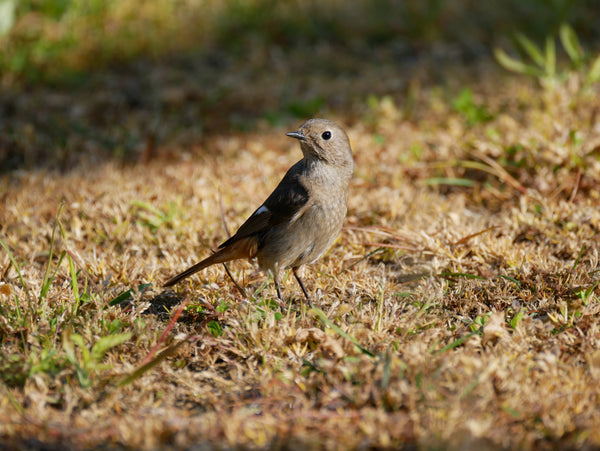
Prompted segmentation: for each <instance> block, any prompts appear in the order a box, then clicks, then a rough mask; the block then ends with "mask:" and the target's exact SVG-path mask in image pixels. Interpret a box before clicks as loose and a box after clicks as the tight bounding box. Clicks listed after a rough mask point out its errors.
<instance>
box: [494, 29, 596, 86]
mask: <svg viewBox="0 0 600 451" xmlns="http://www.w3.org/2000/svg"><path fill="white" fill-rule="evenodd" d="M558 38H559V41H560V43H561V45H562V48H563V49H564V51H565V53H566V54H567V56H568V57H569V61H570V67H568V68H566V69H563V70H559V69H558V67H557V63H556V39H555V37H551V36H547V37H546V41H545V45H544V47H542V46H540V45H538V44H536V43H535V42H533V41H532V40H531V39H529V38H528V37H527V36H526V35H524V34H522V33H516V34H515V36H514V39H515V47H516V50H517V52H518V53H520V54H521V57H520V58H516V57H512V56H509V55H508V54H507V53H506V52H505V51H504V50H503V49H500V48H496V49H494V57H495V58H496V61H497V62H498V63H499V64H500V65H501V66H502V67H504V68H505V69H506V70H509V71H511V72H515V73H519V74H524V75H528V76H531V77H534V78H537V79H538V80H539V81H540V82H541V83H542V84H543V85H546V86H549V85H550V86H551V83H550V84H549V82H556V81H558V82H560V81H563V80H565V79H566V78H567V75H568V73H569V72H580V73H581V74H582V75H583V79H584V82H585V83H584V84H585V86H589V85H591V84H593V83H596V82H598V81H600V55H598V56H596V57H595V58H592V57H591V55H589V54H587V53H586V52H585V51H584V49H583V47H582V46H581V44H580V42H579V38H578V37H577V34H576V33H575V30H574V29H573V28H572V27H571V26H570V25H568V24H566V23H563V24H562V25H561V26H560V29H559V32H558Z"/></svg>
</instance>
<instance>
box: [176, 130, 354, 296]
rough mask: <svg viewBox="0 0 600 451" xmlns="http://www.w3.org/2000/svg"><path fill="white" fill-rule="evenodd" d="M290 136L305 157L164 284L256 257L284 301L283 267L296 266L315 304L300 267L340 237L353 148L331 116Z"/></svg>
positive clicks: (352, 166)
mask: <svg viewBox="0 0 600 451" xmlns="http://www.w3.org/2000/svg"><path fill="white" fill-rule="evenodd" d="M287 136H289V137H291V138H295V139H297V140H298V141H300V148H301V149H302V154H303V155H304V158H302V160H300V161H298V162H297V163H296V164H294V165H293V166H292V167H291V168H290V169H289V170H288V171H287V173H286V174H285V176H284V177H283V179H282V180H281V182H279V185H277V188H275V191H273V192H272V193H271V195H270V196H269V197H268V198H267V200H265V202H264V203H263V204H262V205H261V206H260V207H258V208H257V209H256V211H255V212H254V213H252V215H251V216H250V217H249V218H248V219H247V220H246V222H244V223H243V224H242V226H241V227H240V228H239V229H238V231H237V232H236V233H235V235H233V236H232V237H231V238H229V239H228V240H227V241H225V242H224V243H223V244H221V245H220V246H219V249H218V250H217V251H216V252H215V253H214V254H213V255H211V256H210V257H208V258H206V259H204V260H202V261H201V262H199V263H196V264H195V265H194V266H192V267H190V268H189V269H187V270H185V271H184V272H182V273H181V274H179V275H177V276H175V277H173V278H172V279H170V280H168V281H167V282H166V283H165V285H164V286H165V287H170V286H171V285H175V284H176V283H177V282H179V281H181V280H183V279H185V278H186V277H189V276H191V275H192V274H194V273H196V272H198V271H200V270H202V269H204V268H206V267H207V266H210V265H214V264H215V263H224V262H228V261H230V260H236V259H239V258H247V259H249V260H250V259H253V258H254V257H257V259H258V265H259V266H260V268H261V269H262V270H267V271H270V272H271V273H272V274H273V280H274V282H275V288H276V289H277V296H278V297H279V299H280V300H281V291H280V288H279V271H281V270H283V269H287V268H291V269H292V271H293V272H294V276H295V277H296V279H297V280H298V284H299V285H300V288H302V291H303V293H304V296H306V299H307V300H308V301H309V302H310V297H309V296H308V292H307V291H306V288H305V287H304V284H303V283H302V279H301V278H300V274H299V270H300V268H301V267H302V266H303V265H306V264H310V263H312V262H314V261H315V260H317V259H318V258H319V257H320V256H321V255H323V253H324V252H325V251H326V250H327V249H328V248H329V246H330V245H331V244H332V243H333V241H334V240H335V239H336V237H337V236H338V234H339V232H340V230H341V228H342V224H343V222H344V218H345V217H346V210H347V203H348V185H349V183H350V178H351V177H352V172H353V170H354V161H353V160H352V148H351V147H350V141H349V140H348V136H347V135H346V133H345V132H344V130H343V129H342V128H341V127H340V126H339V125H337V124H335V123H334V122H331V121H329V120H326V119H310V120H308V121H306V122H305V123H304V124H302V125H301V126H300V129H299V130H298V131H297V132H291V133H287Z"/></svg>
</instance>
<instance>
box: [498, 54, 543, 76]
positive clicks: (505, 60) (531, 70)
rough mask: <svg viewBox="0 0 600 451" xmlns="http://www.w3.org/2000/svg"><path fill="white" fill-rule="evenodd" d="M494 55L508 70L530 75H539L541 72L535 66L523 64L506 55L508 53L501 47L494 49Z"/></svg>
mask: <svg viewBox="0 0 600 451" xmlns="http://www.w3.org/2000/svg"><path fill="white" fill-rule="evenodd" d="M494 57H495V58H496V61H498V63H499V64H500V65H501V66H502V67H504V68H505V69H506V70H508V71H510V72H517V73H519V74H524V75H530V76H532V77H541V76H542V75H543V72H542V71H541V69H538V68H537V67H535V66H532V65H530V64H525V63H524V62H522V61H520V60H518V59H516V58H513V57H511V56H508V54H507V53H506V52H505V51H504V50H502V49H495V50H494Z"/></svg>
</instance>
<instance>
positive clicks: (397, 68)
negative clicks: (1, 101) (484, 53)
mask: <svg viewBox="0 0 600 451" xmlns="http://www.w3.org/2000/svg"><path fill="white" fill-rule="evenodd" d="M332 4H335V2H334V3H332ZM240 5H241V4H240ZM440 5H442V3H440ZM442 6H444V5H442ZM240 8H241V6H240ZM431 11H432V12H431V14H434V13H435V12H436V11H438V10H436V9H432V10H431ZM441 11H442V12H440V13H439V14H442V16H443V14H444V13H443V11H447V10H445V9H444V8H442V9H441ZM278 13H279V14H282V15H285V14H286V12H285V11H279V12H278ZM413 13H414V14H416V15H418V16H419V17H420V14H422V13H423V14H424V12H420V11H419V10H418V9H416V10H413ZM56 14H58V12H57V13H56ZM148 14H149V13H148ZM237 14H239V16H234V17H238V19H236V20H239V21H241V20H242V19H244V21H245V22H244V23H245V24H246V25H248V26H249V27H250V28H252V27H251V25H252V24H253V23H254V24H259V23H260V20H259V19H257V18H256V17H252V15H251V14H250V12H248V11H238V13H237ZM446 14H447V12H446ZM422 20H423V21H424V23H427V24H435V23H436V21H435V17H433V16H431V15H425V16H424V17H423V19H422ZM228 23H229V24H231V23H232V22H228ZM225 25H227V24H222V26H223V27H225ZM275 25H276V24H271V25H270V26H269V29H268V30H267V31H269V32H272V35H270V34H268V33H267V32H265V33H266V34H265V35H263V38H264V39H265V41H266V44H265V43H263V44H260V45H258V44H257V47H258V48H257V49H255V51H254V52H251V53H249V54H248V55H247V56H248V58H244V59H239V60H238V59H236V58H235V57H231V56H227V55H228V54H226V53H217V54H216V55H213V58H216V60H218V61H216V62H214V61H213V62H214V64H215V65H214V66H211V65H210V64H204V63H206V62H207V61H209V60H208V59H205V57H204V56H201V57H198V56H187V57H185V58H184V57H183V56H182V57H181V58H182V59H181V60H180V61H179V62H177V61H175V62H172V64H170V63H169V64H167V63H165V62H162V61H155V62H152V63H150V62H137V63H134V64H139V67H137V68H134V69H131V67H132V66H127V67H128V69H127V70H126V71H124V72H123V73H120V72H119V71H114V72H113V71H111V70H108V71H107V72H102V71H101V72H99V73H95V74H94V73H92V74H90V75H89V80H88V81H85V82H84V83H83V84H82V85H80V86H79V87H77V86H73V85H70V86H68V87H64V86H60V85H59V86H57V85H46V84H42V85H34V88H33V90H31V91H27V92H25V91H20V89H21V88H19V87H17V86H16V85H15V86H13V87H12V88H11V89H12V90H9V92H8V94H6V95H7V96H8V97H11V96H13V97H14V98H13V104H12V105H13V107H14V108H15V109H14V116H11V117H12V118H13V120H12V122H11V123H10V124H9V125H8V128H10V130H11V133H10V134H8V135H3V136H0V144H1V145H0V151H3V152H5V153H4V154H2V155H3V156H6V155H9V158H12V157H10V153H9V151H6V150H4V149H12V148H14V147H11V144H13V143H16V144H18V145H19V146H21V147H19V150H22V151H23V152H22V153H20V154H19V158H21V157H22V159H21V160H19V159H18V158H17V156H16V154H14V155H13V156H14V159H13V160H11V161H12V162H13V163H11V164H13V165H14V168H16V170H9V169H7V168H5V169H4V172H3V175H2V176H1V178H0V199H1V202H2V207H3V208H2V209H0V246H1V247H2V251H0V381H1V382H0V406H1V407H0V441H2V442H3V443H6V444H7V446H9V447H13V448H44V447H51V446H57V447H61V448H64V449H88V448H98V447H103V448H107V449H113V448H114V449H160V448H167V449H189V448H190V447H193V446H202V445H206V446H207V447H222V448H228V447H237V448H303V449H306V448H317V447H318V448H327V449H355V448H360V447H371V448H403V447H404V448H414V447H417V448H425V449H430V448H432V449H433V448H436V449H437V448H442V449H446V448H455V449H463V448H466V447H472V446H477V447H484V446H486V447H489V448H494V449H495V448H507V449H514V448H524V449H533V448H553V447H559V448H594V447H598V446H600V434H599V433H598V431H599V430H600V421H599V419H598V415H597V402H596V399H598V396H599V395H600V394H599V393H598V391H599V389H598V387H600V384H599V383H598V382H599V379H600V354H599V352H598V349H597V348H598V346H597V341H598V333H599V332H598V330H599V324H600V323H599V322H598V313H599V311H600V302H599V301H600V299H599V295H600V288H599V280H598V277H599V275H600V273H599V272H598V258H599V256H598V246H597V235H598V231H599V230H600V213H599V212H600V209H599V203H600V190H599V188H598V187H599V186H600V166H599V164H600V163H599V153H598V152H599V151H598V149H599V146H600V130H598V127H597V126H596V122H597V120H596V119H597V111H598V109H599V108H600V101H599V100H598V99H600V96H599V95H598V94H599V92H598V91H599V90H600V87H599V85H598V84H597V83H592V84H591V85H589V86H586V87H585V89H581V87H582V86H584V85H585V83H586V80H587V76H588V72H587V71H588V68H587V66H585V65H584V64H582V66H581V67H582V68H584V69H585V70H579V69H576V68H571V69H568V70H567V69H565V71H564V73H563V75H561V79H560V80H558V81H557V82H556V83H552V84H547V83H538V80H537V79H535V78H527V77H525V76H516V75H514V74H511V73H509V72H506V71H504V70H503V69H502V68H501V67H500V66H499V65H498V64H496V63H495V62H494V61H493V60H492V59H491V58H483V59H480V60H477V61H476V62H474V63H473V64H470V65H464V64H454V63H452V62H449V61H448V60H445V59H444V58H442V59H441V60H439V59H436V58H435V57H431V58H430V59H428V58H423V60H421V61H418V62H415V63H413V64H406V63H405V62H404V61H403V60H402V59H398V58H393V57H391V56H390V55H393V54H394V53H393V52H394V49H395V47H394V45H395V44H393V42H392V43H390V42H391V41H386V40H385V39H383V37H382V36H379V38H378V39H380V40H381V41H379V42H382V43H381V44H380V45H379V46H377V47H376V48H375V49H374V50H370V53H371V55H369V58H365V54H364V53H360V52H358V53H353V52H352V51H348V48H346V50H347V51H345V52H342V51H341V50H342V49H343V48H344V47H340V46H339V44H331V43H328V42H320V41H319V40H318V39H317V38H316V37H313V38H312V39H315V41H310V40H309V42H312V44H314V46H312V47H310V51H307V50H306V49H303V48H301V47H302V46H298V47H294V46H292V47H291V48H290V50H289V55H286V56H283V55H280V54H279V53H277V52H278V50H277V49H278V48H285V46H283V47H278V46H277V45H275V44H273V40H275V41H276V39H275V37H277V36H279V38H280V39H285V35H281V34H278V33H280V32H277V33H275V31H277V30H278V28H277V27H276V26H275ZM300 25H302V24H300ZM300 25H298V26H300ZM257 26H258V25H254V29H256V27H257ZM434 28H435V27H433V26H432V28H431V29H430V31H429V32H428V33H432V32H433V31H431V30H432V29H434ZM273 30H275V31H273ZM280 31H281V30H280ZM334 31H335V30H334ZM415 32H416V31H415ZM290 33H291V32H290ZM294 33H297V34H302V32H301V30H300V31H299V30H296V31H294ZM337 33H339V35H340V36H343V35H344V34H343V33H344V30H343V29H341V30H338V31H337ZM317 35H318V33H317V34H316V35H315V36H317ZM259 36H260V34H259ZM265 36H267V37H265ZM372 39H375V37H372ZM432 39H433V38H432ZM540 42H541V41H540ZM175 44H177V43H175ZM234 44H235V43H232V45H233V46H234V47H235V45H238V44H235V45H234ZM239 45H242V44H239ZM261 46H263V47H262V48H261ZM590 47H592V46H591V45H589V44H587V48H588V51H589V52H590V54H592V53H591V52H592V51H591V50H589V49H590ZM307 48H308V47H307ZM441 48H443V47H441ZM265 49H267V50H269V51H270V52H273V53H271V57H270V58H273V59H272V60H269V59H268V58H267V59H265V58H266V55H267V56H268V54H269V53H268V52H267V53H265V52H264V50H265ZM432 49H433V50H432V52H433V53H435V51H438V50H439V48H438V47H436V44H435V42H434V43H433V44H432ZM390 52H392V53H390ZM442 53H443V52H442ZM490 54H491V49H490ZM273 55H275V56H273ZM315 55H316V56H315ZM333 56H335V58H333ZM186 58H189V59H186ZM197 58H198V59H197ZM219 58H224V60H219ZM227 58H230V59H227ZM315 59H316V60H317V61H320V62H323V64H324V65H323V66H322V72H320V71H318V70H315V71H312V70H311V71H299V70H298V67H308V66H307V64H308V62H309V61H310V62H313V63H314V61H315ZM330 59H331V60H332V61H333V63H331V64H325V63H326V62H327V61H328V60H330ZM559 59H560V58H559ZM219 61H221V63H222V61H226V65H227V68H228V69H227V70H226V71H224V70H223V68H222V66H219V64H221V63H219ZM265 61H271V62H273V63H277V64H274V65H270V66H268V67H270V68H272V69H273V70H271V71H263V70H261V68H262V67H264V66H265ZM359 63H360V64H361V65H360V67H361V71H360V73H356V74H355V73H353V72H351V71H349V69H352V68H354V67H359V66H357V65H359ZM560 67H563V66H560ZM89 70H91V69H89ZM305 72H306V73H305ZM332 74H337V75H338V76H332ZM198 79H200V80H202V81H206V80H213V81H215V83H214V84H213V85H211V89H210V90H209V89H206V90H204V89H203V88H201V87H200V84H201V83H198ZM132 80H135V81H136V82H137V83H140V84H141V86H142V87H144V89H145V88H147V87H148V86H151V87H152V89H149V90H144V89H142V90H141V91H138V85H136V84H135V83H132ZM282 80H284V82H283V83H282V82H281V81H282ZM151 83H154V84H153V85H152V84H151ZM306 86H308V87H310V89H306ZM92 88H93V89H92ZM290 92H291V94H290ZM82 93H86V95H83V94H82ZM286 93H287V94H286ZM211 95H212V96H216V97H212V98H211V97H210V96H211ZM285 95H288V97H285ZM211 102H213V103H211ZM71 108H73V109H71ZM303 114H315V115H322V116H326V117H328V118H331V119H334V120H336V121H339V122H341V123H343V124H344V125H345V127H346V129H347V131H348V133H349V136H350V138H351V141H352V144H353V148H354V150H355V161H356V171H355V175H354V179H353V182H352V186H351V193H350V200H349V202H350V205H349V214H348V218H347V221H346V226H345V228H344V230H343V232H342V234H341V236H340V238H339V240H338V241H337V242H336V243H335V245H334V246H333V248H332V249H331V250H330V251H329V252H328V253H327V254H326V255H325V256H324V257H323V258H322V259H321V260H320V261H319V262H317V263H315V264H314V265H313V266H312V268H311V269H309V270H307V271H306V276H305V282H306V284H307V288H308V289H309V290H310V292H311V293H312V294H313V299H314V305H313V306H309V305H306V304H305V303H304V302H303V295H302V293H301V291H300V290H299V288H298V286H297V285H296V284H295V281H294V278H293V277H292V276H291V275H289V274H288V275H287V276H286V277H284V286H283V294H284V297H285V299H286V301H285V306H284V307H283V308H281V307H279V306H278V305H277V303H276V302H274V301H273V299H274V297H275V290H274V288H273V286H272V284H271V283H270V281H269V279H268V277H267V276H266V275H265V274H262V273H260V272H259V271H258V270H257V269H256V267H255V266H254V265H252V264H249V263H247V262H236V263H232V264H231V265H229V269H228V271H229V274H230V275H229V274H228V272H227V271H225V269H224V268H223V267H222V266H215V267H211V268H208V269H206V270H205V271H203V272H201V273H199V274H198V275H196V276H194V277H192V278H190V279H188V280H186V281H185V282H184V283H182V284H181V286H178V287H177V288H176V290H175V292H173V291H164V290H162V288H161V284H162V282H164V281H165V280H166V279H167V278H168V277H170V276H172V275H173V274H174V273H176V272H178V271H180V270H182V269H183V268H185V267H187V266H188V265H190V264H192V263H193V262H196V261H197V260H198V259H199V258H201V257H203V256H205V255H207V254H208V253H209V252H210V251H209V249H214V248H215V247H216V246H217V245H218V244H219V243H220V242H222V241H223V239H225V238H226V237H227V236H228V233H229V232H228V230H229V231H231V230H234V229H235V227H236V226H238V225H239V224H241V223H242V221H243V220H244V219H245V218H246V217H247V215H248V214H250V213H251V212H252V211H253V209H254V208H255V207H256V205H258V204H259V203H260V202H261V201H262V200H263V199H264V198H265V196H266V195H268V193H269V192H270V191H271V189H272V188H273V187H274V186H275V184H276V183H277V182H278V180H279V179H280V177H281V176H282V174H283V173H284V171H285V170H286V169H287V168H288V167H289V166H290V165H291V164H292V163H293V162H295V161H296V160H297V159H298V158H300V151H299V149H298V147H297V143H294V142H291V140H289V139H287V138H286V137H285V136H284V132H285V131H289V130H293V129H295V128H296V127H297V126H298V125H299V124H300V122H301V121H302V120H303V119H304V118H300V117H296V116H297V115H303ZM52 121H54V122H52ZM197 122H200V123H199V124H198V123H197ZM4 127H7V126H6V125H4ZM7 136H8V137H7ZM3 140H4V141H3ZM99 149H100V150H99ZM102 149H104V150H102ZM44 160H45V161H44ZM230 277H231V278H233V279H234V280H235V283H234V282H233V281H232V280H231V279H230ZM236 283H237V284H239V286H240V287H241V288H243V289H238V288H237V287H236ZM348 431H352V433H351V434H349V433H348Z"/></svg>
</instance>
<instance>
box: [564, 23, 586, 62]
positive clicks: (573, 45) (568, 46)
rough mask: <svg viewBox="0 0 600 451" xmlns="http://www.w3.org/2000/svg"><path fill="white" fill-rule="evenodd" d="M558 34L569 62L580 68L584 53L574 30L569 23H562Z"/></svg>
mask: <svg viewBox="0 0 600 451" xmlns="http://www.w3.org/2000/svg"><path fill="white" fill-rule="evenodd" d="M558 35H559V37H560V42H561V44H562V46H563V48H564V49H565V52H567V55H569V58H571V62H572V63H573V65H574V66H575V68H576V69H578V68H580V67H581V64H582V62H583V57H584V53H583V49H582V47H581V44H580V43H579V39H578V38H577V34H576V33H575V30H573V28H572V27H571V26H570V25H568V24H566V23H563V24H562V25H561V26H560V30H559V33H558Z"/></svg>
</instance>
